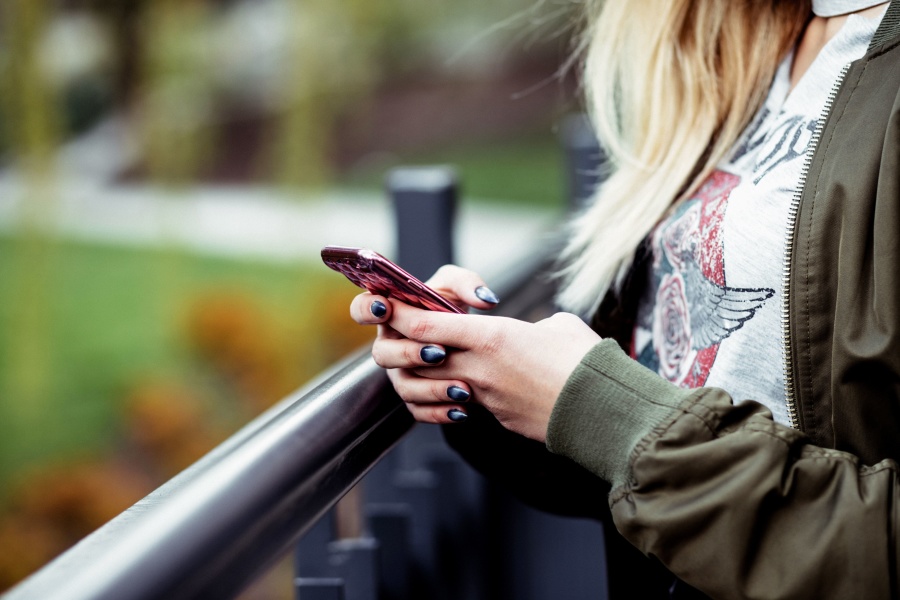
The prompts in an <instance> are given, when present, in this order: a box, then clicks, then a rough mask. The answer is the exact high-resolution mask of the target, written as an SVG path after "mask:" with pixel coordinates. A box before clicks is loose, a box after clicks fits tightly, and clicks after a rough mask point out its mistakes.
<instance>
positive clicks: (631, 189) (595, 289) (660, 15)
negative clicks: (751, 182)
mask: <svg viewBox="0 0 900 600" xmlns="http://www.w3.org/2000/svg"><path fill="white" fill-rule="evenodd" d="M588 4H589V6H588V9H589V10H590V11H591V12H590V15H591V16H590V17H589V21H588V26H587V28H586V31H585V37H584V38H583V43H584V47H585V48H586V52H585V56H584V69H583V77H584V80H583V85H584V90H585V94H586V99H587V103H588V110H589V113H590V115H591V118H592V121H593V123H594V126H595V129H596V131H597V135H598V137H599V138H600V141H601V144H602V146H603V147H604V149H605V151H606V153H607V156H608V158H609V159H610V163H609V164H610V167H609V168H610V171H609V174H608V177H607V179H606V180H605V182H604V183H603V184H602V185H601V186H600V187H599V189H598V190H596V192H595V194H594V198H593V200H592V202H591V204H590V206H589V208H587V209H586V210H585V211H584V212H583V213H581V214H580V215H579V216H577V217H576V219H574V220H573V222H572V227H571V237H570V239H569V242H568V245H567V247H566V249H565V250H564V252H563V260H564V261H565V263H566V266H565V267H564V268H563V270H562V272H561V275H562V277H563V285H562V289H561V291H560V294H559V296H558V301H559V303H560V305H561V306H563V307H564V308H566V309H567V310H571V311H573V312H576V313H581V314H587V313H591V312H593V311H595V310H596V309H597V307H598V305H599V303H600V301H601V300H602V298H603V296H604V294H605V293H606V292H607V291H608V290H609V289H610V288H611V287H614V286H619V285H620V284H621V282H622V279H623V277H624V275H625V273H627V269H628V266H629V265H630V264H631V261H632V259H633V256H634V251H635V249H636V248H637V247H638V245H639V244H640V243H641V241H642V240H643V239H644V238H645V237H646V235H647V234H648V233H649V232H650V230H651V229H652V228H653V227H654V226H655V225H656V223H658V222H659V220H660V219H661V218H662V217H663V216H664V215H665V213H666V211H667V210H668V209H669V208H670V207H671V206H672V205H673V203H676V202H678V201H679V200H681V199H683V198H685V197H688V196H690V195H691V194H692V193H693V192H694V191H696V189H697V188H698V187H699V186H700V184H701V183H702V182H703V181H704V180H705V179H706V178H707V177H708V176H709V174H710V173H711V172H712V171H713V170H714V169H715V167H716V165H717V164H718V163H719V162H720V161H721V160H722V159H723V158H725V157H726V155H727V154H728V152H729V151H730V149H731V147H732V146H733V145H734V143H735V142H736V141H737V139H738V137H739V135H740V134H741V132H742V130H743V129H744V127H745V126H746V125H747V123H748V122H749V121H750V119H751V118H752V117H753V115H754V114H755V113H756V112H757V110H758V109H759V107H760V105H761V104H762V102H763V101H764V100H765V96H766V93H767V91H768V88H769V85H770V83H771V80H772V78H773V77H774V74H775V70H776V68H777V66H778V63H779V62H780V60H781V59H782V58H783V57H784V56H785V54H786V52H787V51H788V50H789V49H790V48H791V47H792V44H793V43H794V42H795V40H796V38H797V36H798V35H799V33H800V31H801V29H802V27H803V25H804V24H805V22H806V19H808V17H809V15H810V5H809V2H808V1H795V0H670V1H668V2H659V1H658V0H629V1H627V2H626V1H624V0H610V1H608V2H604V3H602V4H601V2H600V1H599V0H588Z"/></svg>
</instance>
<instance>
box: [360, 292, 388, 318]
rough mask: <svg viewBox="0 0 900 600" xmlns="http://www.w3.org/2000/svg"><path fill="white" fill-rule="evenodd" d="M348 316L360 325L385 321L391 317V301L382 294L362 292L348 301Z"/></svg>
mask: <svg viewBox="0 0 900 600" xmlns="http://www.w3.org/2000/svg"><path fill="white" fill-rule="evenodd" d="M350 316H351V317H352V318H353V320H354V321H356V322H357V323H359V324H360V325H374V324H376V323H385V322H387V321H388V320H389V319H390V318H391V303H390V302H388V301H387V298H385V297H384V296H376V295H375V294H370V293H369V292H364V293H362V294H359V295H357V296H356V297H355V298H353V301H352V302H351V303H350Z"/></svg>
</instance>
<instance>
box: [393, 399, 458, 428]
mask: <svg viewBox="0 0 900 600" xmlns="http://www.w3.org/2000/svg"><path fill="white" fill-rule="evenodd" d="M406 408H407V409H408V410H409V412H410V413H411V414H412V416H413V418H414V419H415V420H416V421H418V422H420V423H433V424H435V425H449V424H450V423H461V422H463V421H465V420H466V419H468V418H469V414H468V413H467V412H466V409H465V408H463V407H462V406H454V405H452V404H441V405H436V404H412V403H407V404H406Z"/></svg>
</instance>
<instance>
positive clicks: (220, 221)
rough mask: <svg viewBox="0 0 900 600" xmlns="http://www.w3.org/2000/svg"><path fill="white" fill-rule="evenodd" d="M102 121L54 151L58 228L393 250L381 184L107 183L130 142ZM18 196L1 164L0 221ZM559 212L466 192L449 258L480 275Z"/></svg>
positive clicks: (15, 213)
mask: <svg viewBox="0 0 900 600" xmlns="http://www.w3.org/2000/svg"><path fill="white" fill-rule="evenodd" d="M103 127H105V128H106V129H105V130H104V129H103ZM103 127H101V128H99V129H98V130H97V131H95V132H93V133H92V134H89V135H88V136H85V137H84V138H82V139H79V140H77V141H76V142H73V143H71V144H69V145H68V146H67V147H66V148H64V149H63V150H62V152H61V153H60V167H59V173H60V175H59V179H58V181H56V182H55V184H54V192H53V198H54V200H53V202H52V205H51V207H52V208H51V210H50V211H49V213H48V214H47V215H45V218H44V221H45V222H46V226H47V227H49V228H51V229H53V230H54V231H57V232H59V234H61V235H64V236H68V237H72V238H76V239H84V240H93V241H99V242H108V243H115V244H123V245H132V246H158V245H163V244H175V245H177V246H181V247H184V248H188V249H190V250H192V251H196V252H200V253H208V254H216V255H233V256H246V257H252V258H261V259H267V260H276V261H296V260H310V261H318V260H319V258H318V252H319V249H320V248H321V247H322V246H324V245H326V244H341V245H348V246H364V247H370V248H372V249H375V250H378V251H379V252H382V253H383V254H385V255H387V256H392V255H393V252H394V236H395V234H394V223H393V217H392V209H391V206H390V204H389V202H388V200H387V198H386V197H385V196H384V195H383V194H377V193H371V192H359V191H347V190H344V191H339V190H337V191H329V192H323V193H316V194H300V193H288V192H285V191H281V190H278V189H273V188H265V187H259V186H255V187H250V186H244V187H241V186H222V187H215V186H204V187H194V188H190V189H187V190H183V191H178V192H176V191H172V190H167V189H165V188H159V187H153V186H149V185H144V184H140V185H138V184H128V185H125V184H115V183H111V181H113V179H114V175H115V173H116V172H118V171H119V170H120V169H121V168H122V164H123V163H124V162H126V161H128V160H129V150H128V145H127V144H125V143H123V142H122V141H121V140H122V135H121V132H122V129H121V127H120V126H119V125H118V124H116V123H114V122H111V123H107V124H106V125H104V126H103ZM117 127H118V129H117ZM111 140H118V141H114V142H111ZM24 197H25V192H24V188H23V185H22V184H21V182H20V181H18V179H17V178H16V176H15V174H13V173H9V172H6V173H3V174H0V231H3V230H7V231H8V230H11V229H13V228H15V227H16V224H17V222H18V221H19V220H20V212H21V208H22V207H21V203H22V201H23V198H24ZM559 214H560V213H559V212H557V211H548V210H534V209H530V210H517V209H515V208H514V207H509V206H504V205H500V204H496V203H494V204H492V203H490V202H489V201H475V200H464V201H462V202H461V206H460V210H459V214H458V218H457V228H456V248H457V262H458V263H459V264H461V265H464V266H467V267H469V268H472V269H475V270H477V271H479V272H481V273H483V274H485V275H489V274H491V273H492V272H496V271H497V269H499V268H502V267H503V266H504V265H506V264H508V263H509V262H510V261H512V260H514V259H515V257H516V256H517V255H521V254H524V253H526V252H527V250H528V246H529V244H531V243H533V241H534V240H536V239H538V238H539V237H540V236H542V235H545V234H546V232H548V231H549V230H550V229H551V228H552V227H553V226H554V225H555V224H556V223H558V221H559Z"/></svg>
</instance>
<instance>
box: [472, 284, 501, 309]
mask: <svg viewBox="0 0 900 600" xmlns="http://www.w3.org/2000/svg"><path fill="white" fill-rule="evenodd" d="M475 295H476V296H478V299H479V300H484V301H485V302H490V303H491V304H497V303H498V302H500V298H498V297H497V294H495V293H494V292H492V291H491V290H489V289H488V288H486V287H484V286H483V285H479V286H478V287H477V288H475Z"/></svg>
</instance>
